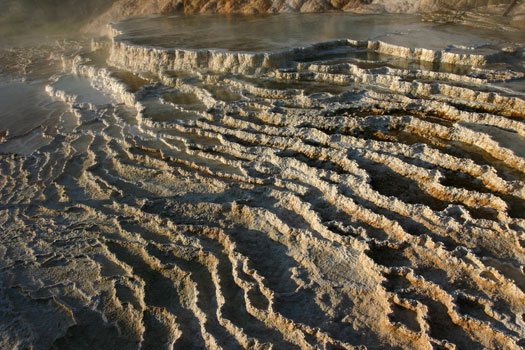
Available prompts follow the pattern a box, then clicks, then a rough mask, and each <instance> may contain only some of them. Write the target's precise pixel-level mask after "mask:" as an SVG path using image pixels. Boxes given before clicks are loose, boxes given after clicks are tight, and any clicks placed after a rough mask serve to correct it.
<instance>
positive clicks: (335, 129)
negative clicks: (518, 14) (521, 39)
mask: <svg viewBox="0 0 525 350" xmlns="http://www.w3.org/2000/svg"><path fill="white" fill-rule="evenodd" d="M309 16H310V17H308V16H306V17H305V16H302V17H301V16H299V15H288V17H286V16H281V17H279V16H273V17H264V18H259V17H256V18H251V17H250V18H244V17H243V18H241V19H237V20H233V22H232V23H230V24H228V25H226V26H224V24H223V23H224V22H226V23H229V22H228V21H232V20H231V19H225V18H220V17H214V16H209V17H206V21H208V22H207V23H209V28H212V29H209V30H210V31H213V30H216V33H215V34H216V36H213V37H212V36H210V35H211V33H208V34H206V35H205V34H202V33H201V34H202V35H201V34H199V33H197V34H195V35H196V36H195V39H193V38H191V37H189V39H188V37H187V36H184V35H182V34H181V30H182V29H184V28H183V27H177V26H178V25H180V26H183V24H184V23H186V22H184V21H189V22H191V21H195V20H197V21H199V20H202V18H203V17H189V18H187V19H182V18H171V19H170V18H163V17H147V18H134V19H128V20H124V21H122V22H119V23H116V24H113V25H111V26H110V28H109V32H110V33H111V34H110V38H109V39H108V40H96V41H92V42H91V43H90V44H89V45H86V44H84V43H81V42H71V43H60V45H59V44H56V45H55V46H53V47H51V48H42V49H39V50H36V49H35V50H33V51H31V52H26V53H24V54H22V53H18V52H17V51H15V50H11V51H9V52H7V53H3V54H2V55H3V56H2V57H1V59H2V60H3V62H4V63H5V65H4V69H5V72H19V71H23V72H24V74H26V75H27V79H28V82H26V83H25V84H26V85H24V86H26V89H28V90H27V92H24V94H25V95H24V96H28V98H29V97H31V99H34V100H37V101H40V102H39V103H35V105H37V106H38V108H40V109H42V110H46V111H51V112H48V114H46V115H48V117H47V119H46V120H45V122H43V123H41V124H42V125H39V126H36V127H35V126H32V125H29V124H30V123H29V122H27V123H29V124H28V126H27V127H26V129H23V128H21V129H20V130H18V131H17V130H16V129H9V133H5V132H0V142H1V143H0V151H1V152H2V155H0V232H1V234H0V242H1V244H0V348H1V349H225V350H229V349H276V350H280V349H297V350H299V349H429V350H430V349H467V350H474V349H509V350H510V349H520V348H521V347H522V346H523V345H524V341H523V340H522V338H523V337H524V336H525V318H524V313H525V294H524V290H525V278H524V277H525V271H524V263H525V252H524V248H525V220H524V219H525V206H524V204H525V186H524V181H525V142H524V140H525V123H524V120H523V118H524V117H525V99H524V95H525V88H524V86H525V75H524V73H523V72H524V70H525V69H524V57H523V48H522V47H520V45H519V43H516V42H514V43H512V40H510V39H508V40H507V39H504V40H500V39H497V38H495V37H483V33H482V32H483V31H482V30H479V31H478V30H471V31H470V34H468V35H467V34H465V35H466V36H465V37H464V38H462V37H461V35H459V36H458V35H456V36H454V35H452V36H450V38H449V37H447V36H446V35H447V33H449V34H450V33H454V30H459V29H458V28H462V27H461V26H459V25H457V26H455V27H453V28H452V27H446V26H444V27H443V26H438V25H433V24H426V23H421V22H420V21H419V19H418V18H417V19H416V20H414V18H413V17H407V18H405V17H402V16H400V17H396V16H394V17H392V18H393V19H389V18H391V17H381V18H379V19H378V18H376V17H373V16H368V17H367V16H359V17H355V18H356V19H352V18H353V17H348V16H332V17H330V21H333V22H330V23H334V25H333V27H330V28H325V29H326V31H325V34H323V35H324V36H325V40H317V38H312V41H311V42H307V43H305V42H304V41H305V40H306V39H305V38H302V37H300V35H303V34H301V33H302V31H301V30H306V29H305V28H309V29H308V30H311V31H317V29H316V28H313V27H312V26H314V27H315V25H316V24H315V23H321V22H320V19H321V17H315V16H325V17H322V18H324V19H325V20H326V19H327V18H328V17H326V16H327V15H309ZM385 18H386V20H385ZM354 20H355V21H360V22H359V23H358V24H359V25H356V27H360V28H363V29H362V31H361V32H359V33H357V32H356V33H357V34H355V33H354V34H355V35H352V33H351V32H350V34H348V33H349V30H348V29H347V27H345V26H347V25H348V28H352V22H351V21H354ZM265 21H266V22H265ZM272 21H277V22H278V21H283V23H286V24H287V25H289V26H290V27H289V30H287V31H286V33H285V34H286V35H284V36H283V40H282V41H279V40H277V39H275V40H274V41H265V39H264V33H260V31H258V30H253V28H257V26H258V25H260V26H262V27H266V28H274V30H279V27H277V26H274V25H273V24H274V22H272ZM308 21H311V23H310V22H308ZM338 21H340V22H338ZM344 21H349V22H348V24H344V25H339V23H343V22H344ZM373 21H378V23H379V22H382V23H383V25H385V26H389V27H388V28H390V29H391V32H389V33H388V35H383V36H379V35H376V34H372V33H371V32H370V31H368V30H369V29H367V27H366V25H367V23H370V22H373ZM385 21H386V22H388V23H386V22H385ZM389 21H390V22H389ZM189 22H188V23H189ZM277 22H276V23H277ZM407 22H409V23H408V24H410V23H411V24H410V25H412V27H408V26H407V25H408V24H407ZM179 23H182V24H179ZM345 23H346V22H345ZM401 23H403V25H405V27H400V25H401ZM292 24H293V25H297V28H299V30H298V31H297V32H298V33H299V34H297V35H298V37H297V38H295V39H293V35H295V34H294V33H295V32H294V31H293V30H292V29H293V28H295V27H292ZM214 25H216V27H214ZM283 25H284V24H283ZM301 26H303V27H304V28H303V27H301ZM137 28H139V29H140V30H139V29H137ZM250 28H252V29H250ZM312 28H313V29H312ZM341 28H342V29H341ZM407 28H409V29H407ZM226 29H229V30H231V31H232V33H237V34H238V35H241V36H242V35H243V34H244V33H246V32H250V30H251V31H252V32H253V33H256V34H257V35H260V40H248V41H243V40H241V39H242V38H241V37H236V38H235V39H232V40H231V41H227V40H225V41H220V40H219V39H218V38H220V37H221V35H223V36H224V37H227V36H228V35H229V34H228V33H226V34H225V33H223V31H225V30H226ZM452 29H453V30H452ZM177 30H179V31H177ZM268 30H270V29H268ZM370 30H372V28H370ZM447 30H448V31H447ZM338 31H339V32H338ZM425 31H428V32H434V33H436V34H435V35H436V36H435V38H437V39H434V40H433V42H431V43H425V42H424V41H422V39H421V37H418V35H419V34H420V33H423V34H424V32H425ZM466 31H467V32H468V30H466ZM190 32H191V31H189V33H190ZM341 33H345V34H347V36H346V37H342V36H341V35H340V34H341ZM423 34H421V35H423ZM188 35H189V34H188ZM197 35H201V36H200V37H197ZM246 35H248V34H246ZM440 35H442V37H441V41H440V39H439V38H440ZM462 35H463V34H462ZM273 38H274V37H273ZM289 38H292V39H289ZM479 38H481V39H479ZM248 39H253V38H248ZM478 39H479V42H478V43H476V44H475V45H474V46H472V47H468V46H466V44H465V43H464V42H473V41H476V40H478ZM294 40H296V41H294ZM449 40H452V41H457V42H456V43H450V45H443V43H445V42H449ZM298 43H303V45H299V44H298ZM410 43H418V45H411V44H410ZM50 52H51V54H50ZM24 55H26V56H27V55H29V56H30V58H27V59H26V60H24V59H21V58H20V57H25V56H24ZM49 62H55V66H53V65H50V64H49ZM43 67H44V68H43ZM10 69H11V71H10ZM5 72H4V73H5ZM37 72H40V73H39V75H38V76H37V77H35V74H37ZM46 74H47V75H46ZM31 81H33V82H31ZM3 84H4V86H5V87H6V88H5V89H4V90H0V93H4V94H8V93H11V94H12V95H8V96H12V97H10V99H11V100H12V101H18V100H17V99H19V98H20V97H19V96H18V95H15V94H14V93H13V92H12V91H14V90H13V87H14V86H15V85H16V84H22V83H21V82H16V81H15V82H13V81H9V82H3ZM10 84H11V85H10ZM31 84H32V85H31ZM38 84H41V85H42V87H43V89H45V91H46V94H47V95H46V96H40V95H38V94H37V93H31V91H33V90H30V88H32V87H34V86H37V87H38V86H39V85H38ZM16 86H18V85H16ZM10 87H11V88H10ZM0 88H2V89H3V87H2V86H0ZM9 89H11V90H9ZM10 91H11V92H10ZM6 101H7V99H6ZM6 103H7V102H6ZM13 104H14V102H13ZM6 105H8V106H10V105H9V104H6ZM17 108H22V107H17ZM35 108H36V107H35ZM35 113H36V112H35ZM13 118H17V115H16V113H13ZM4 128H7V126H6V127H4ZM4 128H2V127H1V126H0V129H4Z"/></svg>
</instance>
